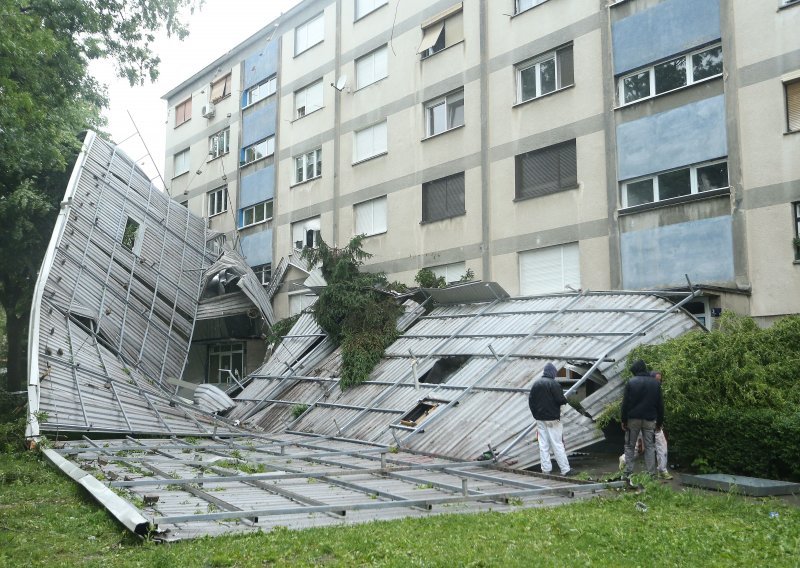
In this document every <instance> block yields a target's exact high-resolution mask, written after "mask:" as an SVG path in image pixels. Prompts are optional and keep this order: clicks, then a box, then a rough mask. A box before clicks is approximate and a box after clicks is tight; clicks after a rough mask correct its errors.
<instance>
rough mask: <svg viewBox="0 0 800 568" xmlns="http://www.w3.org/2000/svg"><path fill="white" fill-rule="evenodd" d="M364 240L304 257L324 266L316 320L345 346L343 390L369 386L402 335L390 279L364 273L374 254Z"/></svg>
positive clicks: (309, 252) (324, 245) (321, 246)
mask: <svg viewBox="0 0 800 568" xmlns="http://www.w3.org/2000/svg"><path fill="white" fill-rule="evenodd" d="M363 240H364V236H363V235H359V236H356V237H354V238H353V239H352V240H351V241H350V242H349V243H348V244H347V246H345V247H342V248H336V247H330V246H328V245H327V243H325V242H324V241H321V242H320V244H319V247H318V248H316V249H310V248H307V249H304V250H303V254H302V257H303V258H305V259H306V260H308V261H309V263H310V264H315V265H316V264H319V265H320V267H321V270H322V275H323V276H324V277H325V281H326V282H327V286H325V288H324V289H323V291H322V292H321V293H320V296H319V298H318V299H317V301H316V303H315V304H314V306H313V307H312V311H313V313H314V318H315V319H316V321H317V323H318V324H319V325H320V327H322V329H324V330H325V332H326V333H327V334H328V337H330V338H331V340H333V341H334V342H335V343H336V344H337V345H341V347H342V373H341V383H340V384H341V385H342V387H343V388H347V387H350V386H353V385H357V384H359V383H362V382H364V381H365V380H367V378H368V377H369V374H370V372H372V369H373V368H374V367H375V365H376V364H377V363H378V361H379V360H380V358H381V355H382V354H383V351H384V350H385V349H386V347H387V346H389V345H390V344H391V343H392V342H393V341H394V340H395V339H396V338H397V335H398V332H397V327H396V326H397V318H398V316H399V315H400V314H401V313H402V308H401V307H400V306H399V305H398V304H397V302H396V301H395V300H394V298H393V297H392V296H391V295H387V294H386V293H385V292H384V291H383V289H384V287H385V286H386V283H387V282H386V276H385V275H384V274H382V273H377V274H374V273H370V272H361V270H360V268H359V267H360V266H361V265H362V264H363V262H364V260H366V259H368V258H370V257H371V256H372V255H371V254H370V253H368V252H366V251H364V250H363V248H362V242H363Z"/></svg>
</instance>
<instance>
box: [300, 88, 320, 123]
mask: <svg viewBox="0 0 800 568" xmlns="http://www.w3.org/2000/svg"><path fill="white" fill-rule="evenodd" d="M321 108H322V79H320V80H319V81H317V82H316V83H312V84H311V85H309V86H307V87H304V88H302V89H300V90H299V91H295V93H294V111H295V112H294V117H295V118H303V117H304V116H305V115H307V114H311V113H312V112H314V111H315V110H319V109H321Z"/></svg>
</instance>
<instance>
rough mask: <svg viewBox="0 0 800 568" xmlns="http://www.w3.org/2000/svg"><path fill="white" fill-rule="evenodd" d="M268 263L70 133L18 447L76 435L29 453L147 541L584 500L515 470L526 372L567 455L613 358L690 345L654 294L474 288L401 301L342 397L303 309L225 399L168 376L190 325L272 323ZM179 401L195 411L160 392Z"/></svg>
mask: <svg viewBox="0 0 800 568" xmlns="http://www.w3.org/2000/svg"><path fill="white" fill-rule="evenodd" d="M287 267H288V263H287V262H286V260H285V259H284V260H282V261H281V263H280V264H279V265H278V266H277V267H276V269H275V277H274V278H273V280H272V281H271V283H270V284H269V286H268V287H267V288H264V287H262V285H261V284H260V282H259V280H258V279H257V277H256V276H255V275H254V274H253V273H252V271H251V270H250V269H249V267H247V264H246V262H245V261H244V259H242V258H241V257H240V256H239V255H238V254H236V253H235V252H233V251H231V250H229V249H228V248H226V247H225V246H224V244H222V243H221V239H220V237H219V235H217V234H215V233H212V232H210V231H208V230H207V229H206V225H205V222H204V220H203V219H201V218H199V217H196V216H194V215H192V214H191V213H190V212H189V211H188V210H187V209H186V208H185V207H183V206H182V205H179V204H177V203H175V202H173V201H171V200H170V199H169V198H168V197H167V196H166V195H164V194H163V193H162V192H160V191H158V190H157V189H156V188H155V187H154V186H153V185H152V184H151V183H150V181H149V180H148V179H147V177H146V176H145V174H144V173H143V172H142V171H141V170H140V169H139V168H138V167H137V166H136V164H135V163H134V162H133V161H132V160H130V159H129V158H128V157H127V156H125V155H124V154H123V153H122V152H120V151H119V149H118V148H117V147H115V146H114V145H112V144H110V143H108V142H106V141H104V140H102V139H100V138H98V137H97V136H95V135H94V134H93V133H89V134H88V135H87V137H86V140H85V142H84V147H83V151H82V152H81V155H80V157H79V159H78V163H77V164H76V167H75V170H74V171H73V174H72V177H71V179H70V182H69V186H68V188H67V191H66V195H65V198H64V201H63V203H62V205H61V211H60V213H59V217H58V221H57V224H56V228H55V231H54V234H53V238H52V241H51V243H50V246H49V248H48V251H47V255H46V257H45V260H44V262H43V265H42V270H41V272H40V276H39V280H38V282H37V286H36V291H35V295H34V301H33V310H32V314H31V326H30V329H31V331H30V341H29V414H30V420H29V425H28V435H29V436H31V437H37V436H39V435H40V433H42V432H65V431H69V432H79V433H83V434H84V436H83V440H82V441H77V442H76V441H73V442H69V443H66V444H65V445H63V447H61V449H59V450H48V451H47V455H48V457H49V458H50V459H51V460H52V461H53V462H54V463H56V464H57V465H58V466H59V467H61V468H62V469H63V470H64V471H65V472H67V473H68V474H69V475H71V476H72V477H73V478H74V479H75V480H76V481H77V482H79V483H81V484H82V485H84V486H86V487H87V488H89V490H90V491H91V492H92V494H93V495H95V497H96V498H97V499H98V500H99V501H101V502H102V503H103V504H104V505H105V506H106V507H107V508H108V509H109V511H111V512H112V513H113V514H114V515H115V516H116V517H117V518H118V519H120V520H121V521H122V522H123V523H125V525H126V526H128V527H129V528H130V529H131V530H134V531H137V532H141V531H142V530H143V529H142V527H143V526H145V525H158V527H159V529H160V530H161V531H162V535H164V537H165V538H185V537H189V536H198V535H203V534H218V533H220V532H230V531H247V530H255V529H261V528H268V527H270V526H274V525H276V524H280V525H285V526H309V525H314V524H320V523H328V522H353V521H356V522H357V521H361V520H367V519H372V518H377V517H376V515H377V516H380V518H389V517H393V516H399V515H403V516H404V515H409V514H417V513H419V512H420V511H429V510H430V508H431V507H432V506H433V505H442V504H444V505H450V504H453V503H461V504H462V505H463V506H464V507H465V509H464V510H479V509H482V508H485V507H487V506H491V507H492V508H494V509H495V510H497V508H498V503H500V505H502V507H500V509H501V510H503V507H506V508H507V506H508V503H509V502H511V501H514V502H515V503H516V502H517V501H518V500H519V502H522V503H523V504H524V505H525V506H533V505H535V504H536V503H537V500H538V499H539V498H541V496H542V495H544V494H563V493H564V492H565V491H567V492H569V493H571V494H572V493H574V492H576V491H593V490H594V489H596V487H594V486H590V485H587V484H585V483H581V482H575V481H571V482H570V483H566V482H564V481H563V480H561V481H559V480H557V479H551V478H547V476H541V475H540V476H539V477H538V478H536V479H535V480H533V481H532V480H531V478H530V474H529V473H527V472H522V471H520V470H522V469H525V468H529V467H530V466H532V465H534V464H536V463H538V461H539V455H538V449H537V447H536V441H535V438H534V435H533V420H532V418H531V416H530V412H529V410H528V404H527V397H528V392H529V389H530V386H531V384H532V382H533V381H534V380H535V379H536V378H538V377H539V376H541V373H542V370H543V367H544V365H545V364H546V363H547V362H552V363H554V364H555V366H556V367H557V368H558V369H559V370H560V375H561V376H560V377H559V380H561V381H562V383H563V384H564V385H565V386H567V387H568V393H567V394H568V395H574V402H573V405H574V407H573V406H569V407H565V408H564V411H563V423H564V440H565V444H566V447H567V449H568V450H569V451H576V450H579V449H581V448H584V447H586V446H588V445H590V444H592V443H594V442H596V441H598V440H599V439H601V438H602V433H601V432H600V431H599V430H598V429H597V428H596V426H595V422H594V419H596V418H597V416H598V415H599V414H600V413H601V412H602V411H603V409H604V408H605V407H606V405H607V404H608V403H610V402H613V401H614V400H616V399H617V398H619V397H620V395H621V388H622V384H623V382H622V379H621V376H620V375H621V372H622V370H623V369H624V368H625V364H626V358H627V356H628V354H629V353H630V351H631V349H633V348H634V347H635V346H637V345H639V344H641V343H655V342H661V341H664V340H666V339H669V338H672V337H677V336H679V335H681V334H683V333H685V332H687V331H690V330H692V329H702V326H700V325H699V324H698V323H697V321H696V320H695V319H694V318H692V317H691V316H689V315H688V314H687V313H685V312H684V311H683V310H682V309H681V308H680V303H679V304H674V303H672V302H670V301H668V300H666V299H664V298H662V297H660V296H659V295H658V294H654V293H646V292H590V291H578V292H574V293H569V294H556V295H550V296H540V297H527V298H509V297H508V294H507V293H506V292H505V291H504V290H503V289H502V288H501V287H500V286H499V285H498V284H496V283H484V282H475V283H469V284H464V285H459V286H456V287H454V288H450V289H445V290H436V291H429V293H430V295H431V297H432V298H433V299H434V300H435V302H436V304H437V305H438V307H435V308H433V309H432V310H429V308H428V306H426V305H421V304H419V303H417V302H416V301H414V300H412V299H409V298H405V299H404V303H403V306H404V309H405V311H404V313H403V315H402V316H401V317H400V318H399V319H398V323H397V325H398V329H399V330H400V331H401V336H400V338H399V339H398V340H397V341H396V342H395V343H394V344H392V345H391V346H389V348H388V349H387V350H386V352H385V354H384V357H383V359H382V360H381V361H380V363H379V364H378V365H377V366H376V368H375V369H374V370H373V372H372V373H371V375H370V377H369V380H368V381H367V382H365V383H363V384H361V385H359V386H356V387H351V388H349V389H345V390H342V389H341V388H340V385H339V377H340V371H341V365H342V360H341V352H340V350H339V349H337V348H336V346H335V345H334V344H333V343H332V342H331V341H330V339H329V338H328V337H327V335H326V334H325V333H324V331H323V330H322V329H320V327H319V326H318V325H317V323H316V322H315V320H314V318H313V316H312V315H311V314H310V313H305V314H303V315H302V316H301V317H300V318H299V320H298V321H297V323H296V324H295V326H294V327H293V329H292V330H291V331H290V333H289V334H288V335H287V336H286V337H285V338H284V339H283V341H282V342H281V343H280V345H279V346H278V347H277V349H276V350H275V352H274V353H272V354H271V357H269V359H268V360H267V361H266V362H265V363H264V364H263V365H262V366H261V367H260V368H259V369H258V370H256V371H255V372H254V373H251V374H250V375H248V376H247V377H246V378H244V379H243V380H242V381H241V382H242V385H243V388H242V390H241V392H239V394H238V395H237V396H235V397H234V399H233V400H231V399H230V398H228V397H227V396H226V395H225V394H224V393H222V392H221V391H219V390H218V389H216V388H215V387H213V386H211V385H202V386H200V387H197V386H194V385H192V384H190V383H188V382H187V381H185V380H182V373H183V370H184V368H185V366H186V361H187V357H188V353H189V348H190V345H191V342H192V336H193V329H194V326H195V324H196V323H197V322H204V321H206V320H215V319H218V318H224V317H228V316H237V315H241V314H248V315H250V314H254V315H258V316H259V317H261V318H262V319H263V320H264V321H266V322H268V323H272V319H273V315H272V311H271V307H270V299H271V297H272V295H273V294H274V293H275V291H276V290H277V286H278V285H279V282H280V279H281V278H282V276H281V275H282V274H284V273H285V271H286V270H287ZM323 284H324V283H320V285H323ZM691 298H692V294H690V295H688V296H687V297H686V299H685V300H684V302H685V301H688V300H689V299H691ZM398 301H400V299H398ZM187 386H188V387H191V388H192V390H194V402H193V401H191V400H186V399H184V398H182V397H180V396H177V393H178V392H179V391H178V389H179V388H181V387H187ZM108 434H126V435H127V437H126V438H125V439H124V440H120V439H116V440H110V439H106V440H103V439H101V437H102V436H104V435H108ZM148 435H154V436H158V437H159V439H157V440H151V439H145V438H143V436H148ZM489 449H491V451H490V452H489ZM487 452H488V455H489V459H488V460H487V461H478V460H479V458H480V457H485V453H487ZM220 461H223V462H224V464H222V465H220V463H218V462H220ZM292 463H294V464H295V465H291V464H292ZM253 472H255V473H253ZM209 476H213V477H212V478H211V479H210V478H209ZM200 478H204V479H200ZM100 479H102V480H104V481H105V484H104V483H101V482H100ZM464 480H468V481H464ZM312 481H313V482H314V483H320V486H324V488H325V489H324V490H322V491H317V490H315V489H314V488H311V487H310V485H309V483H311V482H312ZM472 483H477V486H476V485H470V484H472ZM468 485H469V487H467V486H468ZM109 487H110V488H116V489H117V490H127V491H129V492H130V493H129V494H128V500H124V499H121V498H120V497H118V496H117V495H116V494H115V493H114V492H112V491H110V489H109ZM204 488H205V489H204ZM420 488H422V489H424V490H425V491H422V490H421V489H420ZM211 490H213V494H212V493H209V492H208V491H211ZM140 498H141V499H142V501H141V503H140V502H139V499H140ZM376 500H377V502H376ZM134 503H137V505H134ZM486 503H489V504H490V505H486ZM345 512H347V513H348V515H349V516H345ZM263 519H270V520H269V521H268V522H266V521H264V520H263ZM165 530H169V536H167V535H166V533H164V531H165Z"/></svg>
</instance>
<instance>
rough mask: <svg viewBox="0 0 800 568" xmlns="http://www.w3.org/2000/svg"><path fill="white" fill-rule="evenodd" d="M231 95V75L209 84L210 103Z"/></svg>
mask: <svg viewBox="0 0 800 568" xmlns="http://www.w3.org/2000/svg"><path fill="white" fill-rule="evenodd" d="M230 94H231V74H230V73H228V74H227V75H225V76H224V77H223V78H222V79H219V80H217V81H214V82H213V83H211V102H212V103H215V102H217V101H219V100H221V99H224V98H225V97H227V96H229V95H230Z"/></svg>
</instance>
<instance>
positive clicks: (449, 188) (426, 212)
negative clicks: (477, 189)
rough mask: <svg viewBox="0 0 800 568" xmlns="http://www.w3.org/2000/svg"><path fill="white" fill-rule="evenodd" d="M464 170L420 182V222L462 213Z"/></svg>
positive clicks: (463, 209)
mask: <svg viewBox="0 0 800 568" xmlns="http://www.w3.org/2000/svg"><path fill="white" fill-rule="evenodd" d="M464 203H465V202H464V172H461V173H459V174H455V175H452V176H448V177H445V178H441V179H437V180H434V181H429V182H427V183H423V184H422V222H423V223H430V222H432V221H439V220H441V219H448V218H450V217H455V216H457V215H464V214H465V213H466V212H467V210H466V207H465V205H464Z"/></svg>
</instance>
